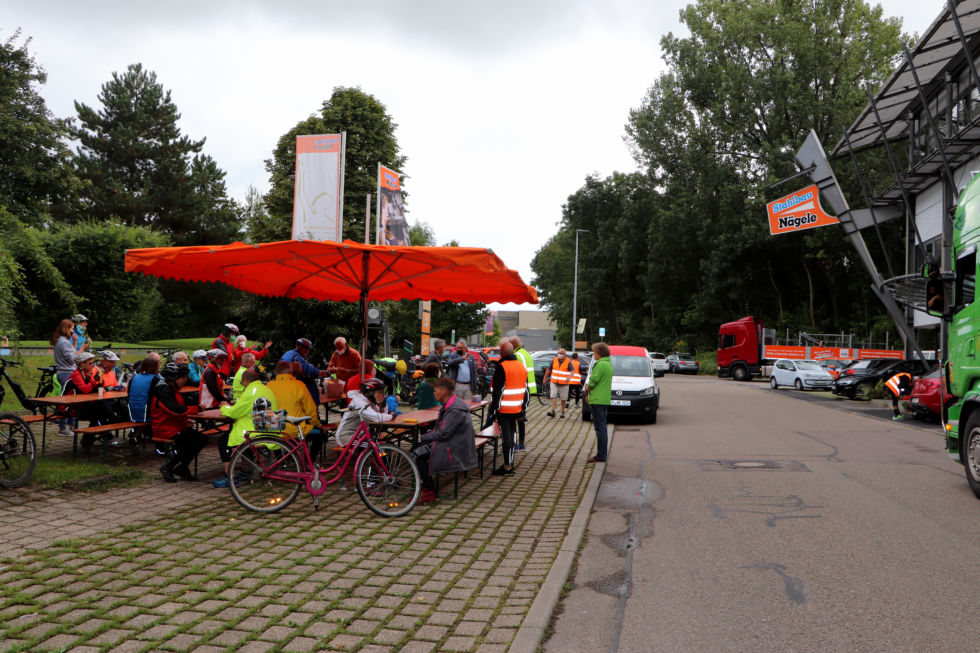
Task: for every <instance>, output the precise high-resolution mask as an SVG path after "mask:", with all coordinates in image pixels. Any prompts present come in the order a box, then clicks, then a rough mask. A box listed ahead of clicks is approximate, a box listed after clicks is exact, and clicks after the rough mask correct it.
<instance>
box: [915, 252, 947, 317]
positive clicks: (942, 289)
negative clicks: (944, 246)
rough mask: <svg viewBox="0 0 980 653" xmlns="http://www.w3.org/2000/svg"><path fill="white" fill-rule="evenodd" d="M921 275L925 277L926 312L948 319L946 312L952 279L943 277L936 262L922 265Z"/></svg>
mask: <svg viewBox="0 0 980 653" xmlns="http://www.w3.org/2000/svg"><path fill="white" fill-rule="evenodd" d="M922 276H923V277H924V278H925V279H926V313H928V314H929V315H932V316H933V317H938V318H942V319H944V320H949V319H950V318H951V315H950V314H949V313H948V312H947V307H949V306H950V298H951V297H952V284H953V280H952V279H943V277H942V273H941V272H940V271H939V265H938V264H937V263H926V264H925V265H923V266H922Z"/></svg>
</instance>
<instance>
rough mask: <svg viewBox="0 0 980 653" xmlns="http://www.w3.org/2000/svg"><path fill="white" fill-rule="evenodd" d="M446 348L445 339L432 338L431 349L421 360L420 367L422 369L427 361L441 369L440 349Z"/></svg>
mask: <svg viewBox="0 0 980 653" xmlns="http://www.w3.org/2000/svg"><path fill="white" fill-rule="evenodd" d="M445 348H446V341H445V340H443V339H442V338H434V339H433V340H432V350H431V351H430V352H429V355H428V356H426V357H425V360H424V361H422V368H423V369H424V368H425V366H426V365H428V364H429V363H435V364H436V365H438V366H439V369H440V370H442V351H443V350H444V349H445Z"/></svg>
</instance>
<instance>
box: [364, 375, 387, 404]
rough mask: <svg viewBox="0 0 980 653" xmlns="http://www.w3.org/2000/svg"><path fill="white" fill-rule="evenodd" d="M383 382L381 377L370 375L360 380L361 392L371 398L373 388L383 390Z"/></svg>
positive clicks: (372, 396)
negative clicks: (368, 377)
mask: <svg viewBox="0 0 980 653" xmlns="http://www.w3.org/2000/svg"><path fill="white" fill-rule="evenodd" d="M384 389H385V384H384V383H383V382H382V381H381V379H376V378H374V377H371V378H370V379H364V380H363V381H361V394H364V395H366V396H367V397H369V398H371V399H373V398H374V391H375V390H384Z"/></svg>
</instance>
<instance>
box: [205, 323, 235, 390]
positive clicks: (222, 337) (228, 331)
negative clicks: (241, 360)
mask: <svg viewBox="0 0 980 653" xmlns="http://www.w3.org/2000/svg"><path fill="white" fill-rule="evenodd" d="M237 335H238V327H237V326H235V325H234V324H232V323H230V322H229V323H228V324H226V325H225V326H224V327H223V328H222V329H221V333H220V334H219V335H218V337H217V338H215V339H214V341H213V342H212V343H211V349H220V350H222V351H223V352H225V356H226V358H225V361H224V363H222V365H221V368H220V369H219V370H218V371H219V372H221V373H222V374H224V375H225V378H226V379H227V378H228V377H229V376H231V373H232V369H231V366H232V364H233V363H234V362H235V340H234V338H235V336H237Z"/></svg>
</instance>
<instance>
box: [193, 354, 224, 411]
mask: <svg viewBox="0 0 980 653" xmlns="http://www.w3.org/2000/svg"><path fill="white" fill-rule="evenodd" d="M208 360H209V361H210V362H209V363H208V365H207V367H205V368H204V372H203V373H202V374H201V398H200V401H199V403H200V406H201V410H210V409H212V408H217V407H218V404H220V403H221V402H222V401H224V399H225V393H224V391H223V388H224V385H225V379H226V378H227V377H226V376H225V375H224V374H222V373H221V368H222V366H223V364H224V363H225V362H227V360H228V354H227V352H225V351H224V350H221V349H212V350H211V351H209V352H208Z"/></svg>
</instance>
